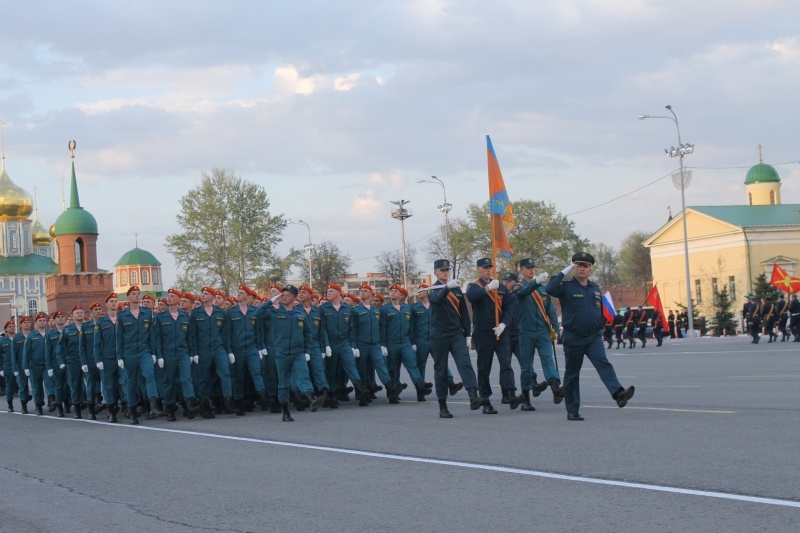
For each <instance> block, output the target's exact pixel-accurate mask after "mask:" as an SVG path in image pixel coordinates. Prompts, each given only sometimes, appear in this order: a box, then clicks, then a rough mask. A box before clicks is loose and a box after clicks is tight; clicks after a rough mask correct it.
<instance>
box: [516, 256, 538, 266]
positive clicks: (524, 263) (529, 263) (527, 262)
mask: <svg viewBox="0 0 800 533" xmlns="http://www.w3.org/2000/svg"><path fill="white" fill-rule="evenodd" d="M535 267H536V263H534V262H533V259H531V258H530V257H526V258H525V259H520V260H519V268H535Z"/></svg>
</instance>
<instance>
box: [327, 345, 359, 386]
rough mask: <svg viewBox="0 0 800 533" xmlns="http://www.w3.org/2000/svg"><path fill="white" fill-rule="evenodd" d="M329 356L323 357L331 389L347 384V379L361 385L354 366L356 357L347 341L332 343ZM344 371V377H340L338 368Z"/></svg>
mask: <svg viewBox="0 0 800 533" xmlns="http://www.w3.org/2000/svg"><path fill="white" fill-rule="evenodd" d="M330 348H331V356H330V357H326V358H325V377H326V378H327V379H328V384H329V385H330V386H331V390H332V391H336V390H339V389H340V388H342V387H344V386H346V385H347V379H349V380H350V381H352V382H353V384H354V385H355V384H358V385H359V386H361V376H360V375H359V374H358V368H357V367H356V358H355V356H354V355H353V348H352V347H351V346H350V343H349V342H348V341H343V342H338V343H332V345H331V347H330ZM340 368H341V370H343V371H344V374H345V379H344V380H342V379H340V376H339V369H340Z"/></svg>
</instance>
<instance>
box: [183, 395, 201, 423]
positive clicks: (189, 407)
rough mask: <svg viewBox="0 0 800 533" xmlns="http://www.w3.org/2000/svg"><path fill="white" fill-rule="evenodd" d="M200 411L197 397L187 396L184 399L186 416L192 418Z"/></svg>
mask: <svg viewBox="0 0 800 533" xmlns="http://www.w3.org/2000/svg"><path fill="white" fill-rule="evenodd" d="M200 411H201V407H200V404H199V403H197V398H189V399H188V400H186V418H188V419H189V420H192V419H193V418H194V417H195V416H197V415H198V414H199V413H200Z"/></svg>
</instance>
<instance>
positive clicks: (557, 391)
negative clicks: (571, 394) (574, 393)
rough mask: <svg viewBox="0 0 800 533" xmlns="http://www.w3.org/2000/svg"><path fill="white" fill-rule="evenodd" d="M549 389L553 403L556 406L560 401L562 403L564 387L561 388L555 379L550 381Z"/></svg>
mask: <svg viewBox="0 0 800 533" xmlns="http://www.w3.org/2000/svg"><path fill="white" fill-rule="evenodd" d="M550 389H552V391H553V403H554V404H556V405H558V404H560V403H561V402H562V401H564V387H562V386H561V382H560V381H558V380H557V379H553V380H552V381H550Z"/></svg>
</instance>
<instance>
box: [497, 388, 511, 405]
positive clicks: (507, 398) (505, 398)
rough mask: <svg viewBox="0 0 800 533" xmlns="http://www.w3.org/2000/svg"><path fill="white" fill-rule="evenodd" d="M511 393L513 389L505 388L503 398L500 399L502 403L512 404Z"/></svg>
mask: <svg viewBox="0 0 800 533" xmlns="http://www.w3.org/2000/svg"><path fill="white" fill-rule="evenodd" d="M511 394H512V392H511V391H508V390H504V391H503V399H502V400H500V403H501V404H503V405H508V404H510V403H511V398H510V396H511Z"/></svg>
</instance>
